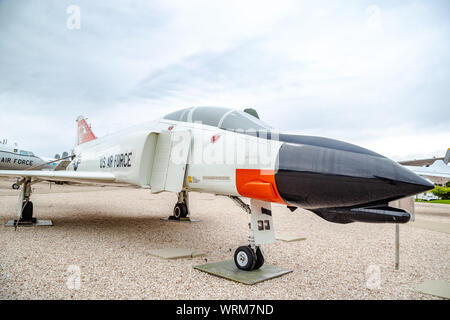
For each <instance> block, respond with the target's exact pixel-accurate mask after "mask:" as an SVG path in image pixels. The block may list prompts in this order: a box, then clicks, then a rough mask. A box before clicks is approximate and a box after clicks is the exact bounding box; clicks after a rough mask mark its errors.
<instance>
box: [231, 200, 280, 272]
mask: <svg viewBox="0 0 450 320" xmlns="http://www.w3.org/2000/svg"><path fill="white" fill-rule="evenodd" d="M230 198H231V199H232V200H233V201H234V202H236V203H237V204H238V205H239V206H240V207H241V208H242V209H244V210H245V211H246V212H247V213H248V214H250V216H251V221H250V223H249V229H250V230H249V231H250V235H249V237H248V240H249V245H247V246H241V247H239V248H237V249H236V251H235V252H234V263H235V264H236V267H237V268H238V269H241V270H245V271H252V270H258V269H259V268H261V267H262V266H263V265H264V254H263V252H262V250H261V247H260V246H261V245H262V244H269V243H274V242H275V234H274V229H273V222H272V210H271V205H270V202H266V201H261V200H254V199H251V200H250V206H249V205H247V204H246V203H244V202H243V201H242V200H241V199H240V198H238V197H234V196H232V197H230Z"/></svg>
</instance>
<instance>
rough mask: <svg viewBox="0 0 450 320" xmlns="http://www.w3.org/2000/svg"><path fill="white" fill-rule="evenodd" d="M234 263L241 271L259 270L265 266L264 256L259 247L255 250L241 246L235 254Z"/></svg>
mask: <svg viewBox="0 0 450 320" xmlns="http://www.w3.org/2000/svg"><path fill="white" fill-rule="evenodd" d="M234 263H235V264H236V267H238V269H241V270H245V271H252V270H258V269H259V268H261V267H262V266H263V264H264V256H263V253H262V251H261V249H260V248H259V247H257V248H256V250H253V249H252V248H251V246H241V247H239V248H237V249H236V251H235V252H234Z"/></svg>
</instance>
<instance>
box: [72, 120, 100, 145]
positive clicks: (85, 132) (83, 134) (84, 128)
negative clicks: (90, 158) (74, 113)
mask: <svg viewBox="0 0 450 320" xmlns="http://www.w3.org/2000/svg"><path fill="white" fill-rule="evenodd" d="M77 125H78V129H77V145H80V144H82V143H85V142H88V141H91V140H95V139H97V137H96V136H95V134H94V133H93V132H92V130H91V126H90V125H88V123H87V122H86V119H84V118H83V116H79V117H78V118H77Z"/></svg>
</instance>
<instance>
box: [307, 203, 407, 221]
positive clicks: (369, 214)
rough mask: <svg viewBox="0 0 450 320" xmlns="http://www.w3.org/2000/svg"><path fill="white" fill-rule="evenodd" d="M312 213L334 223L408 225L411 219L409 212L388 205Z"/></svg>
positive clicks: (323, 210)
mask: <svg viewBox="0 0 450 320" xmlns="http://www.w3.org/2000/svg"><path fill="white" fill-rule="evenodd" d="M312 211H313V212H314V213H315V214H317V215H318V216H320V217H321V218H323V219H325V220H327V221H330V222H334V223H351V222H371V223H406V222H408V221H409V219H410V218H411V215H410V214H409V213H408V211H406V210H403V209H399V208H393V207H389V206H388V205H384V206H377V207H361V208H326V209H316V210H312Z"/></svg>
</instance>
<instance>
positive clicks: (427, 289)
mask: <svg viewBox="0 0 450 320" xmlns="http://www.w3.org/2000/svg"><path fill="white" fill-rule="evenodd" d="M416 291H418V292H421V293H425V294H430V295H432V296H436V297H439V298H445V299H450V283H449V282H447V281H442V280H427V281H425V282H423V283H421V284H419V285H418V286H417V287H416Z"/></svg>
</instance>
